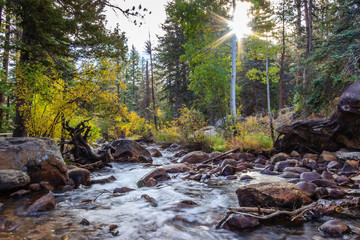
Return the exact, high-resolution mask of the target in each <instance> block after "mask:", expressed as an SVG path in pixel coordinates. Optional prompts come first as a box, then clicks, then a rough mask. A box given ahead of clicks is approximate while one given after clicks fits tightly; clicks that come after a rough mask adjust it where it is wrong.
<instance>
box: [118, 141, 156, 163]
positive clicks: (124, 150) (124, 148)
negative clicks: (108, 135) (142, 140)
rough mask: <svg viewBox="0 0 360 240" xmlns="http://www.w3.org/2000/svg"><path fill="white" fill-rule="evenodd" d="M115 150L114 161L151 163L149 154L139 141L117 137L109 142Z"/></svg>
mask: <svg viewBox="0 0 360 240" xmlns="http://www.w3.org/2000/svg"><path fill="white" fill-rule="evenodd" d="M111 147H112V148H113V149H114V150H115V152H114V153H113V157H114V161H115V162H134V163H139V162H141V163H152V161H153V160H152V158H151V154H150V152H149V151H148V150H146V148H144V147H143V146H141V145H140V144H139V143H137V142H135V141H133V140H129V139H118V140H115V141H113V142H112V143H111Z"/></svg>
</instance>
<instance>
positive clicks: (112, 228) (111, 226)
mask: <svg viewBox="0 0 360 240" xmlns="http://www.w3.org/2000/svg"><path fill="white" fill-rule="evenodd" d="M118 227H119V226H118V225H116V224H111V225H110V226H109V232H112V231H113V230H115V229H116V228H118Z"/></svg>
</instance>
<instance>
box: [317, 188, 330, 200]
mask: <svg viewBox="0 0 360 240" xmlns="http://www.w3.org/2000/svg"><path fill="white" fill-rule="evenodd" d="M328 195H329V193H328V191H327V190H326V188H324V187H317V188H316V189H315V196H316V198H317V199H320V198H324V197H327V196H328Z"/></svg>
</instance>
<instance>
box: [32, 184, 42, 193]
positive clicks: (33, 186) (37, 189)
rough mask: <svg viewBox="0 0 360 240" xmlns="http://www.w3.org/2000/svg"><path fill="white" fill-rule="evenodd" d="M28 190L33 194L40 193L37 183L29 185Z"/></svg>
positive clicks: (39, 186)
mask: <svg viewBox="0 0 360 240" xmlns="http://www.w3.org/2000/svg"><path fill="white" fill-rule="evenodd" d="M29 189H30V190H31V191H33V192H39V191H41V189H42V188H41V185H40V184H39V183H32V184H30V185H29Z"/></svg>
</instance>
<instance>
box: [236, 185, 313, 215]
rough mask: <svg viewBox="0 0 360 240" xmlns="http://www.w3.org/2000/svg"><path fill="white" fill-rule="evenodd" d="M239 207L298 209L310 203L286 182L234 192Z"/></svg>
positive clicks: (254, 186) (295, 187)
mask: <svg viewBox="0 0 360 240" xmlns="http://www.w3.org/2000/svg"><path fill="white" fill-rule="evenodd" d="M236 195H237V197H238V201H239V205H240V206H241V207H257V206H260V207H282V208H290V209H293V208H299V207H301V206H302V205H303V204H307V203H310V202H311V199H310V198H309V197H308V196H306V195H305V194H303V193H302V192H301V191H300V190H299V188H298V187H297V186H296V185H295V184H293V183H288V182H276V183H258V184H250V185H247V186H243V187H240V188H239V189H237V190H236Z"/></svg>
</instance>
